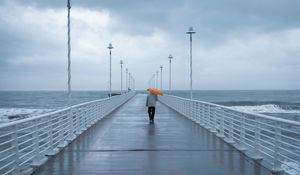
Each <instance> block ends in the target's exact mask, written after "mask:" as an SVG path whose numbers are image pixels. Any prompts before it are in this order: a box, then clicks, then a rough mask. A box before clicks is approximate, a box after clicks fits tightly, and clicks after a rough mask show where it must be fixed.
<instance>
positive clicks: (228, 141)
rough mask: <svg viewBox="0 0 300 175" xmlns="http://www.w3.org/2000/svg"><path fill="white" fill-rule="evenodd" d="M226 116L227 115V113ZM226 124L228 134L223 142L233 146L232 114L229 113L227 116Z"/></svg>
mask: <svg viewBox="0 0 300 175" xmlns="http://www.w3.org/2000/svg"><path fill="white" fill-rule="evenodd" d="M227 114H228V113H227ZM228 123H229V128H228V130H229V133H228V137H227V138H225V139H224V140H225V142H227V143H229V144H233V143H234V139H233V127H234V125H233V116H232V113H231V112H229V115H228Z"/></svg>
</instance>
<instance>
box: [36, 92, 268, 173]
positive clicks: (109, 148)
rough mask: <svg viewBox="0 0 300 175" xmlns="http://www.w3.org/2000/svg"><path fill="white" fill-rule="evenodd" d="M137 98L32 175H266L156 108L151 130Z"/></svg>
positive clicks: (220, 143) (172, 114)
mask: <svg viewBox="0 0 300 175" xmlns="http://www.w3.org/2000/svg"><path fill="white" fill-rule="evenodd" d="M145 99H146V96H145V95H142V94H139V95H136V96H135V97H134V98H133V99H131V100H130V101H129V102H127V103H126V104H125V105H123V106H122V107H120V108H119V109H118V110H116V111H114V112H113V113H112V114H110V115H109V116H107V117H106V118H105V119H103V120H101V121H100V122H98V123H97V124H95V125H94V126H93V127H91V128H90V129H88V130H87V131H85V132H84V133H83V134H81V135H80V136H79V137H78V138H77V139H76V140H74V141H73V142H72V143H71V144H70V145H69V146H68V147H66V148H65V149H64V150H62V151H61V152H60V153H59V154H57V155H56V156H54V157H51V158H50V159H49V160H48V162H47V163H46V164H45V165H43V166H42V167H40V168H39V169H38V170H37V171H36V172H35V173H34V174H35V175H62V174H65V175H69V174H73V175H85V174H86V175H96V174H122V175H123V174H125V175H126V174H128V175H134V174H139V175H140V174H149V175H150V174H164V175H165V174H170V175H186V174H187V175H190V174H197V175H198V174H201V175H269V174H272V173H271V172H270V171H269V170H267V169H266V168H264V167H262V166H261V165H260V164H258V163H256V162H254V161H252V160H251V159H250V158H247V157H245V156H244V155H243V154H241V153H240V152H238V151H237V150H235V149H234V148H233V147H231V146H230V145H228V144H227V143H225V142H223V141H222V140H221V139H219V138H218V137H216V136H214V135H213V134H212V133H210V132H209V131H207V130H206V129H204V128H202V127H201V126H199V125H197V124H196V123H194V122H192V121H190V120H188V119H186V118H185V117H183V116H181V115H180V114H178V113H176V112H175V111H173V110H172V109H170V108H168V107H166V106H164V105H162V104H160V103H158V105H157V109H156V115H155V122H154V124H150V123H149V120H148V114H147V110H146V107H145Z"/></svg>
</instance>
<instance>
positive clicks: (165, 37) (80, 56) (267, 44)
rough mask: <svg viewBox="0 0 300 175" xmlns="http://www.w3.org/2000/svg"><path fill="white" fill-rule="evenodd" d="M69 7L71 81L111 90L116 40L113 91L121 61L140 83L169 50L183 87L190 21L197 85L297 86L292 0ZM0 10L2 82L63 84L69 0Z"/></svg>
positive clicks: (117, 0)
mask: <svg viewBox="0 0 300 175" xmlns="http://www.w3.org/2000/svg"><path fill="white" fill-rule="evenodd" d="M72 5H73V6H72V12H71V14H72V65H73V66H74V67H73V69H72V70H73V74H74V76H73V78H74V79H73V80H74V81H73V83H74V86H75V88H78V89H106V88H107V76H106V73H107V66H108V64H107V56H108V55H107V49H106V46H107V43H109V42H113V44H114V45H115V49H114V50H113V58H114V59H113V64H114V68H113V75H114V79H113V87H114V88H115V89H117V87H118V86H119V85H118V84H119V78H117V77H118V75H119V67H118V66H119V65H118V62H119V60H120V59H124V61H125V66H126V67H129V68H130V70H131V71H132V72H133V74H135V75H136V79H137V82H139V84H138V85H137V87H138V88H145V86H146V85H145V84H147V81H148V79H149V78H150V77H151V75H152V74H153V73H154V72H155V71H156V70H158V67H159V65H160V64H163V65H164V67H166V68H167V66H168V64H167V56H168V54H169V53H172V54H173V55H174V65H173V66H174V77H177V81H175V82H174V87H176V88H177V89H185V88H188V79H187V78H186V77H187V76H188V62H187V60H188V59H187V58H188V36H187V35H186V34H185V31H186V30H187V28H188V27H189V26H194V28H195V30H196V32H197V33H196V35H194V59H195V61H194V66H195V73H194V75H195V76H196V77H197V81H196V82H195V87H196V89H197V88H204V89H215V88H219V89H233V88H235V89H236V88H238V89H247V88H271V89H272V88H292V89H295V88H300V84H299V83H297V82H299V78H298V77H297V76H295V75H297V74H299V73H300V72H299V71H298V69H299V66H300V65H299V64H300V63H299V59H298V58H299V56H300V55H299V51H298V50H299V49H300V48H299V47H300V46H299V44H297V43H299V33H300V21H299V20H298V19H299V17H300V14H299V12H298V7H299V6H300V1H298V0H289V1H284V0H277V1H273V0H263V1H261V0H260V1H259V0H254V1H246V2H244V1H238V0H228V1H226V2H220V1H216V0H213V1H209V0H206V1H198V0H186V1H183V0H178V1H171V0H167V1H159V0H154V1H133V0H129V1H124V0H114V1H96V0H85V1H76V0H73V2H72ZM0 9H2V10H5V11H7V13H1V12H0V41H1V42H0V73H1V76H0V78H1V79H0V81H1V82H2V83H1V84H0V89H11V88H16V89H22V87H24V88H25V85H23V86H22V85H17V84H18V83H16V82H18V80H21V79H22V81H19V82H24V81H25V80H26V81H27V80H28V81H27V82H28V83H26V88H27V89H30V88H32V89H34V88H41V89H47V87H49V88H50V89H51V88H53V89H59V88H62V89H63V88H64V87H65V82H64V80H65V78H66V76H65V72H66V1H61V0H52V1H48V0H27V1H22V0H14V1H8V0H6V1H1V2H0ZM165 70H167V69H165ZM166 72H167V71H165V74H164V76H165V77H167V73H166ZM40 76H43V77H45V78H46V79H47V80H51V81H48V82H43V80H42V78H39V77H40ZM53 77H55V78H53ZM145 77H146V80H145ZM245 77H247V78H245ZM274 77H276V78H274ZM56 78H57V79H59V81H57V85H55V86H54V85H53V82H52V81H55V79H56ZM95 79H99V81H95ZM165 80H166V78H165ZM37 82H39V83H37ZM82 82H84V83H82ZM83 84H84V85H83ZM165 84H166V82H165Z"/></svg>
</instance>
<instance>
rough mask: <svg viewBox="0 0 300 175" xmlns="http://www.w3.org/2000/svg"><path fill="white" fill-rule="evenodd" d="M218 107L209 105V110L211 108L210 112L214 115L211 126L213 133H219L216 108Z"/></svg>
mask: <svg viewBox="0 0 300 175" xmlns="http://www.w3.org/2000/svg"><path fill="white" fill-rule="evenodd" d="M216 108H217V107H212V106H211V105H210V107H209V110H210V114H211V115H212V116H211V117H212V126H211V129H210V131H211V132H212V133H217V130H216V125H217V119H216V118H217V109H216Z"/></svg>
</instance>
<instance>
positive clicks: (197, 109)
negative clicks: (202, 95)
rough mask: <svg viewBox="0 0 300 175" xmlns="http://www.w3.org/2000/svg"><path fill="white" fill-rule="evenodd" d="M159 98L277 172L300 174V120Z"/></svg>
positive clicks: (180, 99) (176, 99)
mask: <svg viewBox="0 0 300 175" xmlns="http://www.w3.org/2000/svg"><path fill="white" fill-rule="evenodd" d="M159 101H161V102H162V103H164V104H166V105H167V106H169V107H171V108H172V109H174V110H176V111H177V112H179V113H181V114H183V115H184V116H186V117H187V118H189V119H191V120H193V121H194V122H196V123H198V124H199V125H201V126H203V127H205V128H206V129H208V130H210V131H211V132H213V133H215V134H216V135H217V136H218V137H220V138H222V139H223V140H224V141H226V142H227V143H230V144H231V145H233V146H234V147H235V148H237V149H238V150H240V151H242V152H244V153H245V154H246V155H248V156H249V157H251V158H253V159H254V160H256V161H259V162H260V163H261V164H263V165H264V166H266V167H268V168H270V169H271V170H272V171H273V172H281V171H285V172H286V173H288V174H297V175H298V174H300V122H296V121H291V120H285V119H281V118H276V117H271V116H267V115H262V114H254V113H246V112H241V111H237V110H234V109H231V108H229V107H225V106H221V105H217V104H212V103H207V102H202V101H197V100H190V99H186V98H181V97H176V96H168V95H166V96H162V97H159Z"/></svg>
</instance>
